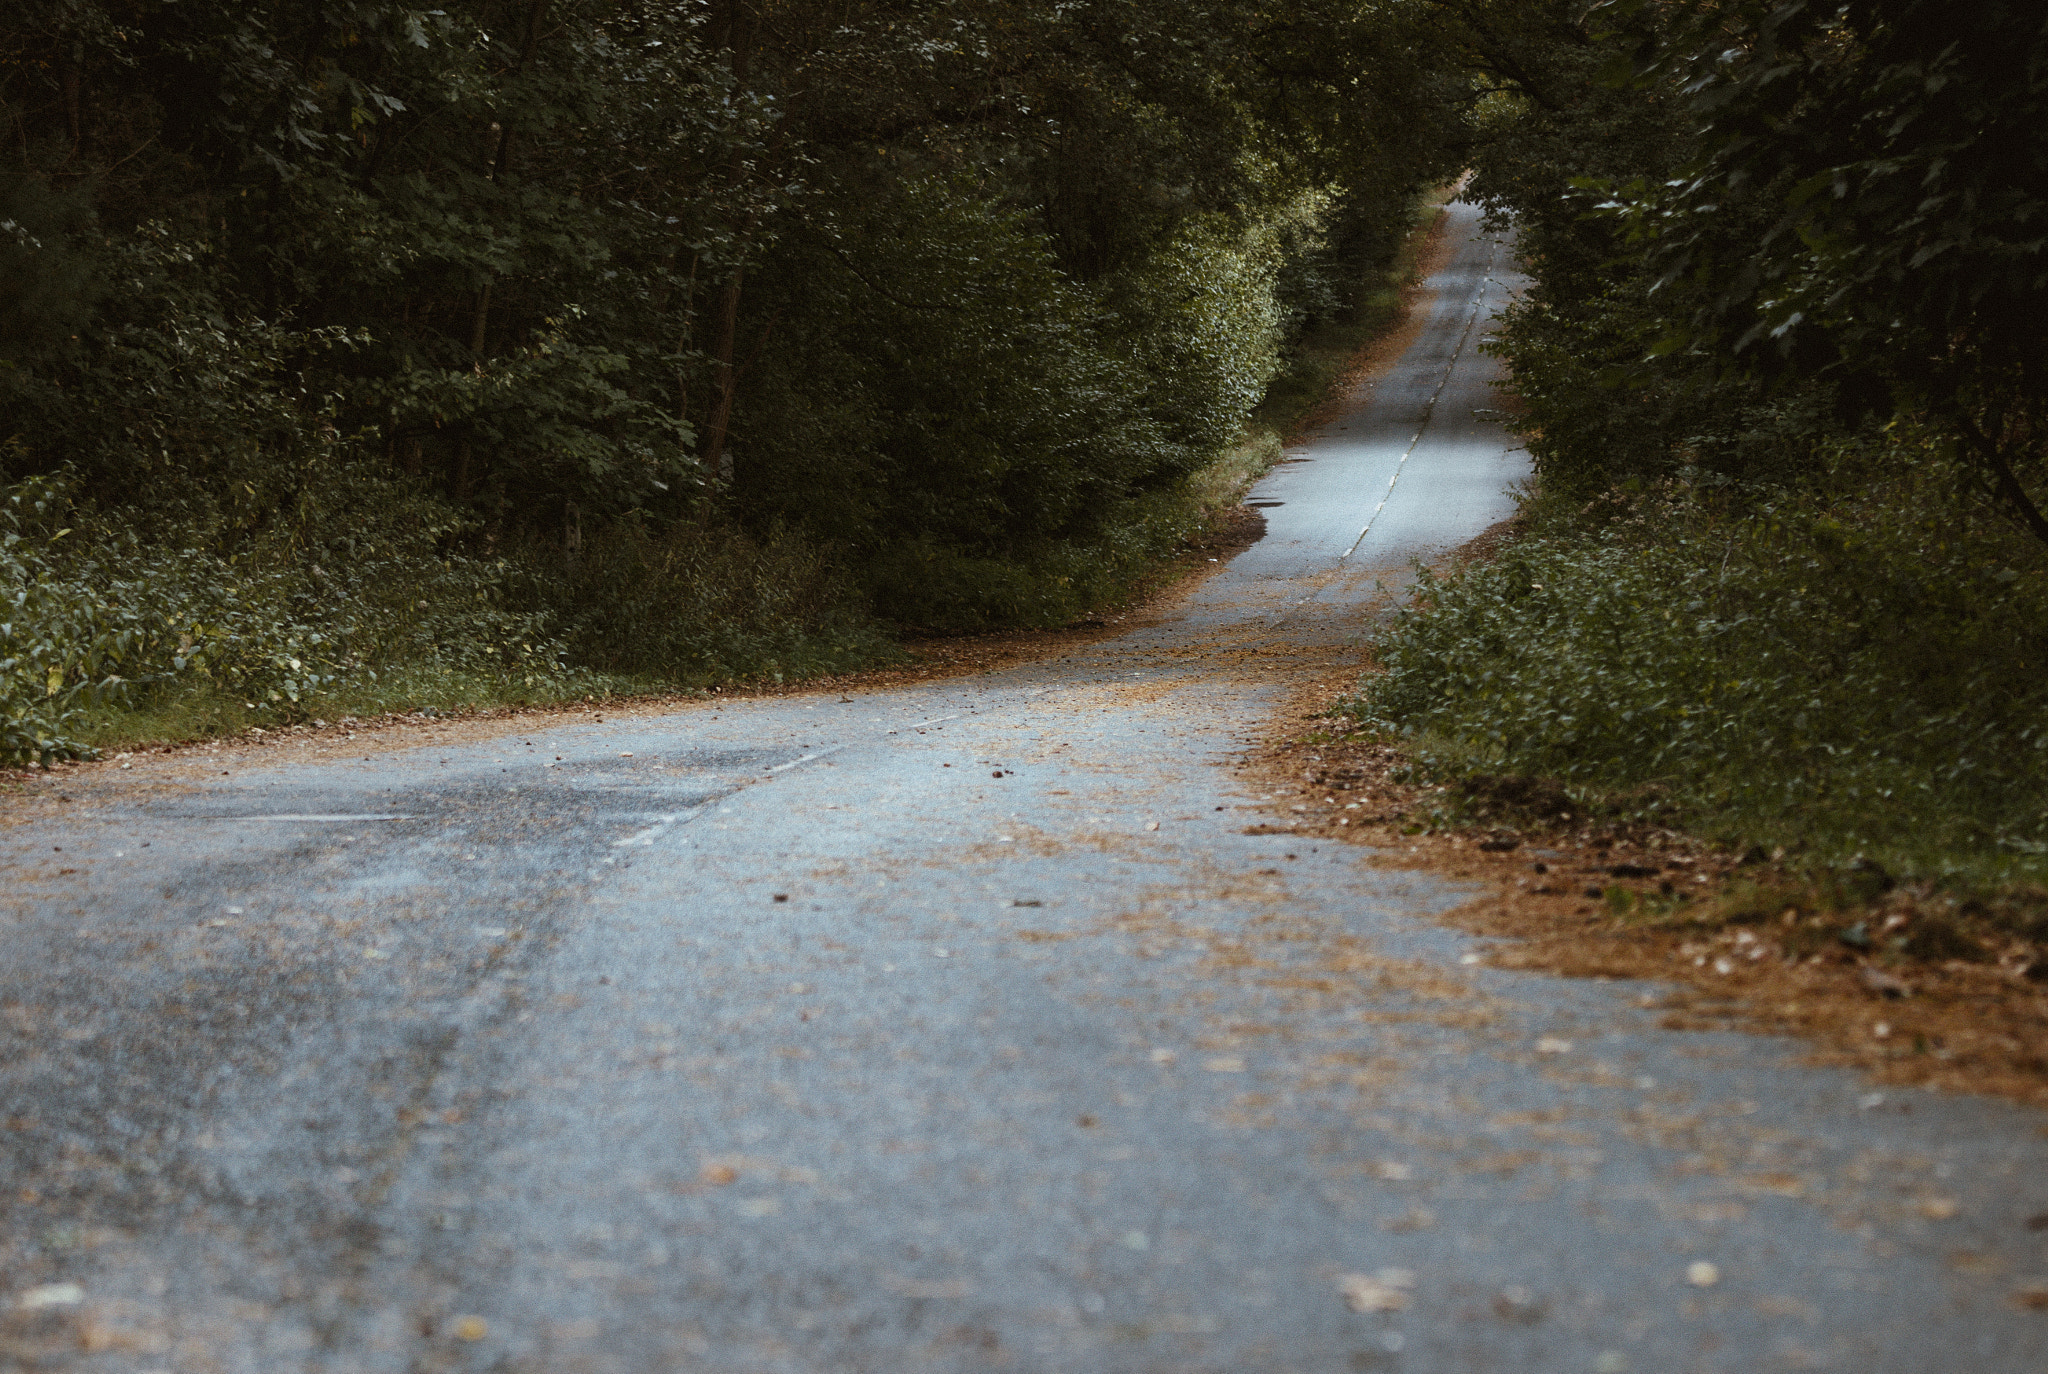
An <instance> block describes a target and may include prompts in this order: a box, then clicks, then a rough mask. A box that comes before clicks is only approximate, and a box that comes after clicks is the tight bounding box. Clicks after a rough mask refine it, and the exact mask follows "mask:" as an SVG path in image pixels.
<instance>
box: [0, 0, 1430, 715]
mask: <svg viewBox="0 0 2048 1374" xmlns="http://www.w3.org/2000/svg"><path fill="white" fill-rule="evenodd" d="M1424 19H1425V16H1424V15H1423V14H1422V13H1421V11H1420V10H1418V9H1416V8H1415V7H1414V6H1410V5H1406V4H1404V5H1401V6H1397V7H1395V8H1393V9H1388V10H1384V11H1381V10H1373V11H1359V10H1357V9H1356V8H1355V7H1343V6H1329V5H1325V4H1323V3H1321V0H1287V3H1286V4H1284V5H1283V6H1282V7H1281V9H1280V10H1277V11H1276V10H1274V9H1273V7H1272V6H1270V5H1267V4H1264V3H1261V4H1256V5H1254V4H1249V3H1247V0H1205V3H1203V4H1200V5H1196V6H1193V7H1190V6H1188V5H1185V4H1176V5H1163V4H1158V3H1155V0H1114V2H1111V0H1088V3H1085V4H1083V5H1080V6H1076V5H1072V4H1068V3H1065V2H1064V0H1060V3H1038V2H1037V0H1033V3H1028V4H1017V3H1014V2H1013V0H1002V3H992V2H991V0H936V3H933V4H929V5H926V6H923V7H913V8H910V9H905V8H904V7H902V6H888V5H880V6H877V5H865V4H858V3H857V4H854V5H852V6H851V7H849V6H847V5H844V4H833V5H829V6H826V5H817V4H813V3H810V0H797V3H793V4H783V5H779V6H777V7H774V8H773V9H772V10H771V9H769V8H764V7H762V6H760V5H759V4H757V3H753V0H706V3H695V2H694V0H693V3H688V4H683V3H671V2H670V0H546V3H540V2H539V0H460V3H455V4H451V5H449V6H446V7H444V8H441V9H434V10H425V11H423V10H418V9H412V8H408V7H405V6H402V5H397V4H393V3H390V2H389V0H321V3H317V4H316V3H312V0H260V3H254V4H244V3H228V2H227V0H180V3H178V4H176V5H160V4H147V5H140V6H137V5H126V4H119V3H112V2H111V0H24V3H22V4H18V5H15V6H13V7H11V8H8V9H7V10H6V11H5V12H4V14H0V100H4V102H5V108H6V109H7V111H8V112H9V120H10V124H9V128H10V137H9V142H8V145H7V149H6V152H5V154H4V156H0V443H5V444H6V448H5V451H4V459H0V468H4V470H0V482H13V483H21V482H23V481H34V480H37V479H53V480H57V479H61V482H62V484H63V488H64V491H65V493H66V495H65V498H64V499H65V500H66V501H67V502H69V503H70V506H69V507H67V508H68V509H72V511H73V515H72V516H70V517H67V518H68V519H72V521H73V523H74V525H75V526H76V529H75V532H74V534H73V535H71V536H68V537H67V542H64V543H63V544H62V545H61V546H59V545H48V544H47V543H43V544H37V543H35V541H34V540H33V539H31V538H30V537H29V536H28V535H25V534H24V535H23V536H22V537H21V540H20V541H19V542H20V551H19V553H18V554H17V555H16V556H15V562H14V563H13V564H10V565H9V566H10V569H11V571H10V572H9V574H8V576H9V578H10V579H11V580H10V585H12V586H14V587H15V588H16V590H17V592H18V593H19V596H18V597H17V601H18V606H19V614H18V615H17V616H16V620H15V622H14V623H16V624H18V625H20V626H25V627H28V628H26V629H24V630H22V633H23V634H25V635H30V636H32V637H33V636H41V638H35V639H34V641H33V642H34V643H35V644H36V645H38V646H39V647H37V648H36V649H35V650H34V652H33V653H30V654H28V655H26V657H23V658H22V662H23V663H28V661H29V659H34V660H35V664H36V665H40V666H37V667H36V671H40V672H44V673H45V676H46V677H47V670H48V666H49V665H48V664H46V663H45V662H44V660H45V659H49V657H50V655H53V654H55V655H58V656H59V657H62V656H63V655H64V654H66V653H70V654H71V655H72V657H71V658H66V659H64V666H62V671H61V672H60V674H59V675H60V676H61V677H62V678H63V681H64V683H65V684H66V685H65V686H64V688H63V689H62V691H61V692H60V693H59V694H57V696H55V697H52V696H50V694H48V693H47V692H46V693H45V694H44V696H43V697H42V698H37V699H36V701H38V702H40V704H37V705H34V706H33V709H31V707H30V706H29V705H26V704H24V705H23V706H22V707H21V710H22V711H23V712H24V713H25V714H23V715H22V716H21V720H22V721H23V722H25V723H24V724H23V725H22V726H21V730H22V732H23V736H22V737H23V739H24V740H28V741H29V742H28V743H26V744H23V745H21V746H20V748H22V749H30V747H31V745H33V746H34V748H35V749H40V750H42V751H43V752H51V751H52V750H55V751H57V752H61V751H62V748H63V747H68V746H63V745H61V743H60V740H59V736H60V735H61V734H62V731H61V730H60V729H59V722H60V721H61V719H62V718H63V715H64V712H65V711H66V710H69V709H71V707H70V706H67V705H65V703H66V702H72V701H73V700H74V698H73V697H71V696H66V695H64V694H65V693H82V692H87V691H88V690H89V689H88V682H89V681H90V682H91V683H103V682H106V681H107V680H108V679H109V678H110V677H111V676H118V677H120V678H121V679H122V681H123V682H124V683H126V684H129V685H128V686H126V687H121V688H118V689H117V688H116V687H113V686H109V687H106V688H105V689H104V690H105V692H109V693H116V694H117V695H118V693H119V691H125V692H126V693H127V697H126V699H127V700H128V701H129V702H130V704H131V705H132V707H133V708H134V709H136V710H141V711H147V712H157V713H159V714H161V713H163V712H166V711H173V710H174V707H175V703H176V702H178V701H191V702H199V701H204V702H207V703H213V704H214V705H218V704H219V703H223V702H224V703H227V704H228V705H227V706H225V707H222V708H221V709H223V710H225V709H228V707H233V709H235V710H241V711H245V712H252V711H253V712H257V713H259V714H260V713H261V712H263V711H286V712H289V711H291V710H296V709H304V708H305V703H307V702H309V701H313V700H316V699H317V700H322V701H326V700H332V699H337V694H339V695H343V696H345V695H347V694H351V693H353V694H356V697H355V698H352V699H362V700H369V699H371V698H378V697H379V694H380V693H386V694H387V695H386V696H385V697H382V698H379V699H387V700H395V698H391V697H389V696H388V693H389V692H396V691H398V690H399V689H398V687H397V686H395V685H394V684H413V686H414V687H416V688H417V690H419V691H421V692H426V693H428V694H429V695H431V694H432V693H434V692H439V691H440V690H442V688H444V687H446V686H447V685H448V684H451V683H455V682H462V683H468V684H479V683H496V684H498V685H499V686H500V687H501V688H502V689H503V690H505V691H508V692H519V693H532V694H541V695H545V694H546V693H549V692H556V691H559V690H562V689H563V684H564V683H568V682H571V681H580V680H582V679H580V678H578V677H577V674H588V673H609V674H621V673H623V674H629V675H637V676H639V677H641V678H643V679H661V680H667V681H671V682H674V681H681V682H691V683H694V682H704V681H710V680H713V679H717V678H720V677H745V676H753V675H760V674H775V673H782V674H792V673H799V672H810V671H817V670H821V669H831V668H840V667H846V666H850V665H853V664H856V663H860V662H869V661H874V660H875V659H876V658H877V657H878V656H882V655H885V654H886V649H885V648H884V646H883V640H882V637H881V632H880V629H879V628H878V627H879V626H880V625H882V624H893V625H896V626H899V627H901V626H917V627H927V628H940V629H966V628H982V627H991V626H999V625H1015V624H1032V625H1042V624H1051V623H1057V622H1059V621H1062V620H1066V619H1070V618H1072V617H1074V616H1075V615H1078V614H1081V613H1083V612H1085V611H1086V610H1088V609H1090V608H1091V607H1093V606H1095V605H1098V604H1100V603H1101V602H1102V601H1104V600H1105V599H1108V598H1112V597H1115V596H1117V595H1120V594H1122V593H1123V592H1125V591H1127V590H1128V589H1129V588H1130V587H1131V586H1132V585H1134V584H1135V583H1136V582H1138V581H1139V580H1140V579H1141V578H1142V577H1143V575H1144V573H1145V570H1146V569H1147V568H1148V567H1149V566H1152V565H1153V564H1155V563H1156V562H1157V560H1158V559H1159V558H1160V557H1161V556H1162V555H1164V554H1167V553H1170V552H1171V551H1172V549H1173V548H1174V546H1175V545H1176V543H1177V542H1178V541H1179V540H1180V539H1181V538H1182V537H1183V536H1184V535H1185V533H1186V532H1187V531H1188V530H1189V529H1190V528H1191V527H1192V525H1193V524H1194V523H1195V522H1196V520H1197V518H1198V505H1199V502H1200V500H1201V499H1203V497H1202V495H1201V491H1202V490H1206V488H1202V487H1201V483H1203V482H1205V481H1208V480H1209V479H1208V478H1205V477H1201V476H1199V474H1202V473H1204V472H1205V471H1207V470H1208V469H1209V466H1210V465H1212V463H1213V460H1215V459H1216V457H1217V455H1218V454H1219V453H1223V452H1226V451H1229V450H1232V449H1234V448H1235V447H1236V446H1238V445H1239V443H1240V440H1241V439H1242V438H1243V433H1244V425H1245V422H1246V419H1247V417H1248V415H1249V413H1250V412H1251V410H1252V408H1253V407H1254V406H1255V405H1256V404H1257V402H1258V400H1259V398H1260V396H1261V395H1262V394H1263V391H1264V388H1265V386H1266V383H1267V381H1268V379H1269V378H1270V377H1271V375H1272V374H1273V372H1274V370H1275V367H1276V365H1277V360H1278V349H1279V347H1280V345H1281V343H1282V341H1283V339H1284V338H1285V336H1286V335H1287V334H1288V333H1289V332H1290V331H1292V330H1294V329H1296V328H1298V327H1299V326H1300V325H1301V324H1303V323H1304V322H1306V321H1308V320H1311V319H1315V318H1318V317H1320V316H1321V315H1322V314H1325V313H1327V312H1328V311H1329V310H1330V309H1331V306H1332V301H1333V300H1334V299H1335V290H1336V289H1335V287H1334V285H1333V282H1334V280H1335V278H1334V277H1332V276H1331V275H1330V273H1329V271H1328V270H1327V269H1328V266H1329V263H1330V262H1331V261H1332V258H1331V255H1330V253H1329V251H1328V250H1327V248H1326V247H1325V246H1324V240H1325V239H1326V238H1327V237H1328V236H1330V235H1331V234H1332V233H1335V234H1338V235H1340V236H1343V237H1344V238H1345V240H1346V242H1347V244H1348V245H1354V246H1355V244H1356V243H1359V242H1369V241H1373V240H1374V236H1375V234H1377V235H1378V240H1377V241H1378V242H1379V243H1380V244H1381V252H1382V254H1383V253H1384V251H1385V248H1386V245H1387V244H1389V243H1390V242H1391V236H1390V235H1389V234H1388V233H1387V232H1386V231H1387V229H1388V227H1389V226H1391V225H1394V224H1395V222H1396V221H1398V219H1399V218H1400V216H1401V215H1402V214H1403V213H1404V212H1405V209H1406V207H1407V205H1408V203H1409V200H1410V197H1411V194H1412V192H1413V190H1414V189H1415V188H1416V187H1418V186H1420V185H1422V184H1425V183H1426V182H1427V181H1429V180H1431V179H1433V178H1436V177H1438V176H1440V175H1442V174H1443V173H1445V172H1447V171H1448V170H1449V169H1450V167H1451V159H1452V152H1451V146H1452V143H1453V142H1454V137H1455V129H1456V126H1457V109H1456V102H1457V100H1458V99H1459V97H1460V91H1459V86H1460V83H1459V81H1458V80H1457V79H1455V78H1452V79H1449V80H1446V79H1445V77H1444V74H1443V73H1442V71H1441V70H1440V69H1438V68H1437V67H1433V66H1432V65H1431V63H1432V61H1433V60H1434V59H1433V51H1434V50H1433V49H1431V48H1430V40H1429V26H1428V24H1427V23H1426V22H1424ZM1368 59H1369V60H1370V61H1371V63H1372V64H1373V66H1374V68H1375V71H1376V72H1377V75H1376V77H1375V79H1374V81H1372V82H1361V81H1360V80H1358V79H1357V64H1358V63H1360V62H1363V61H1366V60H1368ZM1368 256H1370V254H1369V253H1368ZM80 598H83V599H80ZM131 622H132V623H131ZM122 635H130V636H131V638H132V642H131V639H123V638H121V636H122ZM108 636H112V637H111V638H109V637H108ZM134 636H139V638H133V637H134ZM22 642H23V643H24V644H27V643H29V642H30V640H28V639H24V640H23V641H22ZM67 646H68V647H67ZM95 646H97V647H95ZM74 651H75V652H74ZM565 655H566V656H567V657H566V658H565V657H564V656H565ZM116 658H118V660H119V661H118V662H116ZM51 662H55V660H54V659H53V660H51ZM109 665H112V666H109ZM570 665H573V666H570ZM22 671H23V672H27V671H29V669H28V668H26V667H25V668H23V669H22ZM10 690H12V689H10ZM90 690H92V691H99V690H101V688H99V687H96V686H95V687H91V688H90ZM409 690H410V689H409ZM463 690H465V691H467V690H469V688H467V687H465V688H464V689H463ZM181 694H182V695H181ZM15 697H18V698H19V699H20V701H22V702H23V703H28V702H29V701H30V697H29V696H26V695H22V693H20V692H15V693H14V696H13V697H10V700H12V699H14V698H15ZM60 698H61V699H60ZM112 699H113V698H112V697H107V701H111V700H112ZM84 700H85V697H83V696H79V697H77V698H76V701H78V702H82V701H84ZM237 702H239V703H240V704H239V706H235V705H234V703H237ZM252 702H253V703H255V704H254V705H253V706H252V705H251V703H252ZM214 705H208V706H207V707H206V708H205V709H206V711H212V710H213V709H214ZM194 709H195V710H197V709H198V708H194ZM323 709H324V708H323ZM53 713H54V714H53ZM202 714H203V713H202ZM164 718H166V719H169V718H170V717H169V716H165V717H164ZM195 718H196V717H195ZM39 732H40V733H39ZM31 736H33V737H34V738H33V739H30V737H31ZM65 738H70V737H68V736H67V737H65ZM37 741H42V743H37ZM45 746H47V747H45Z"/></svg>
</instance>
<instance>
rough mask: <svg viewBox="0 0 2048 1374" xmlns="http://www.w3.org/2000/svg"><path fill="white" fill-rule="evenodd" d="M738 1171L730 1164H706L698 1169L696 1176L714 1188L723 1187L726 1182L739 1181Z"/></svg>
mask: <svg viewBox="0 0 2048 1374" xmlns="http://www.w3.org/2000/svg"><path fill="white" fill-rule="evenodd" d="M739 1176H740V1171H739V1170H738V1169H735V1168H733V1167H732V1165H730V1164H706V1165H705V1166H704V1167H703V1168H702V1169H700V1170H698V1172H697V1177H698V1178H699V1179H702V1180H703V1181H704V1182H706V1183H709V1184H710V1185H711V1186H712V1187H714V1188H723V1187H724V1186H725V1185H726V1184H728V1183H737V1182H738V1181H739Z"/></svg>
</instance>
